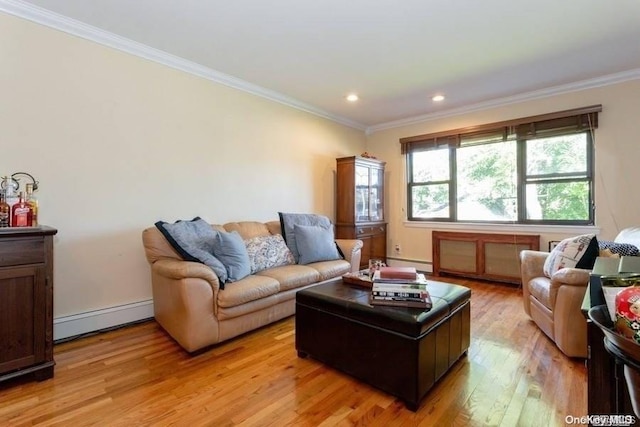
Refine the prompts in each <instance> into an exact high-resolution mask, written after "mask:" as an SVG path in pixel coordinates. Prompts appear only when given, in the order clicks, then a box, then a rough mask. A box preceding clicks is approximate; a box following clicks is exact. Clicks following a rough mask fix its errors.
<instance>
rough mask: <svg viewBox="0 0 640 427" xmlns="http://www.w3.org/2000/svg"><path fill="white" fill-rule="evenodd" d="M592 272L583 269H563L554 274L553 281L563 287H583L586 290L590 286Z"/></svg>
mask: <svg viewBox="0 0 640 427" xmlns="http://www.w3.org/2000/svg"><path fill="white" fill-rule="evenodd" d="M590 273H591V271H590V270H584V269H582V268H567V267H565V268H561V269H560V270H558V271H556V272H555V273H553V276H552V277H551V281H552V282H554V283H559V284H561V285H570V286H581V287H584V288H586V287H587V285H588V284H589V274H590Z"/></svg>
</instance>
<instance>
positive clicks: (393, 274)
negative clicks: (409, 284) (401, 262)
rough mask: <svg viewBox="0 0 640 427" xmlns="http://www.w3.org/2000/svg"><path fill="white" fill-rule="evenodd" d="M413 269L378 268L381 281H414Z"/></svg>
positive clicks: (414, 273) (414, 269) (415, 272)
mask: <svg viewBox="0 0 640 427" xmlns="http://www.w3.org/2000/svg"><path fill="white" fill-rule="evenodd" d="M416 274H417V271H416V268H415V267H380V278H381V279H407V280H416Z"/></svg>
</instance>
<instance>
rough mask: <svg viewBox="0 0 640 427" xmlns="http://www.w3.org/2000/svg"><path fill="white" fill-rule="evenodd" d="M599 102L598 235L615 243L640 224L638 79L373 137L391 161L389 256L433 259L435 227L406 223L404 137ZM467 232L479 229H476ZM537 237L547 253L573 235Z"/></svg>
mask: <svg viewBox="0 0 640 427" xmlns="http://www.w3.org/2000/svg"><path fill="white" fill-rule="evenodd" d="M595 104H602V113H600V116H599V119H600V124H599V128H598V129H597V131H596V133H595V146H596V164H595V177H596V178H595V180H596V185H595V201H596V228H595V229H594V232H598V233H599V234H598V236H599V237H600V238H602V239H610V240H612V239H613V238H614V237H615V236H616V234H617V233H618V232H619V231H620V230H621V229H622V228H624V227H628V226H640V191H638V188H640V184H639V183H640V166H639V164H640V80H635V81H630V82H625V83H619V84H616V85H610V86H605V87H600V88H595V89H588V90H583V91H580V92H573V93H568V94H562V95H556V96H552V97H548V98H544V99H538V100H532V101H528V102H522V103H517V104H512V105H508V106H504V107H500V108H493V109H487V110H483V111H478V112H473V113H468V114H462V115H458V116H455V117H448V118H441V119H436V120H431V121H426V122H423V123H420V124H413V125H407V126H403V127H399V128H394V129H388V130H383V131H379V132H375V133H373V134H372V135H370V136H369V137H368V141H367V151H369V152H370V153H372V154H373V155H376V156H377V157H379V158H381V159H383V160H385V161H387V168H386V171H387V177H386V184H387V191H386V200H387V209H386V211H387V218H388V220H389V236H390V237H389V242H388V243H389V245H388V248H389V250H388V252H389V255H390V256H392V257H396V258H401V259H407V260H413V261H420V262H425V263H430V262H431V261H432V256H431V249H432V248H431V231H432V229H433V228H430V227H422V228H416V227H412V226H410V225H408V224H407V223H406V213H405V210H406V187H405V185H406V180H405V176H404V173H405V169H404V157H403V156H401V154H400V144H399V139H400V138H402V137H408V136H414V135H420V134H426V133H431V132H438V131H444V130H450V129H457V128H464V127H467V126H473V125H478V124H484V123H492V122H498V121H501V120H508V119H513V118H519V117H527V116H532V115H536V114H543V113H549V112H553V111H562V110H567V109H571V108H577V107H585V106H589V105H595ZM465 228H466V229H473V226H468V227H465ZM521 229H522V227H520V228H519V229H518V230H519V231H518V232H522V231H521ZM452 231H455V230H452ZM483 231H486V230H483ZM580 231H583V229H580ZM488 232H506V233H509V232H510V231H509V228H508V227H499V228H495V229H494V230H490V231H488ZM535 233H536V234H540V235H541V246H542V248H543V249H544V248H547V242H548V241H549V240H560V239H562V238H565V237H568V236H570V235H571V234H572V232H571V231H570V230H569V231H568V230H566V229H563V230H554V229H553V228H552V227H548V228H546V229H544V230H536V231H535ZM395 244H400V245H401V249H402V252H401V253H400V254H395V253H394V251H393V248H394V245H395Z"/></svg>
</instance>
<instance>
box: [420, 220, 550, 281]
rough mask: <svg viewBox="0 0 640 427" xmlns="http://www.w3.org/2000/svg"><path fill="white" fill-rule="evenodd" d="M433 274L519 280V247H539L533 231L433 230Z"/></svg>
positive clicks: (538, 240) (538, 239)
mask: <svg viewBox="0 0 640 427" xmlns="http://www.w3.org/2000/svg"><path fill="white" fill-rule="evenodd" d="M432 245H433V275H434V276H440V275H455V276H463V277H472V278H477V279H486V280H495V281H499V282H507V283H515V284H519V283H520V281H521V280H520V258H519V254H520V251H522V250H524V249H532V250H536V251H537V250H540V236H539V235H536V234H496V233H473V232H450V231H433V232H432Z"/></svg>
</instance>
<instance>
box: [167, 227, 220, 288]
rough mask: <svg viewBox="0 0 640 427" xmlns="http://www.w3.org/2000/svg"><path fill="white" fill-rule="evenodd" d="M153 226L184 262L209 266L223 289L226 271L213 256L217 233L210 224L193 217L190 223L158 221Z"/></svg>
mask: <svg viewBox="0 0 640 427" xmlns="http://www.w3.org/2000/svg"><path fill="white" fill-rule="evenodd" d="M155 226H156V228H157V229H158V230H160V232H161V233H162V234H163V235H164V237H165V238H166V239H167V241H168V242H169V244H170V245H171V246H172V247H173V249H175V250H176V252H178V253H179V254H180V256H181V257H182V258H183V259H184V260H186V261H193V262H200V263H202V264H204V265H207V266H209V267H210V268H211V269H212V270H213V271H214V272H215V273H216V275H217V276H218V279H220V287H221V288H222V289H224V283H225V282H226V281H227V269H226V268H225V266H224V265H223V264H222V262H220V260H219V259H218V258H216V257H215V256H214V255H213V245H214V240H215V237H216V235H217V234H218V232H217V231H216V230H214V229H213V228H212V227H211V225H210V224H208V223H207V222H206V221H205V220H203V219H202V218H200V217H195V218H193V219H192V220H191V221H176V222H174V223H173V224H169V223H167V222H164V221H158V222H156V223H155Z"/></svg>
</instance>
